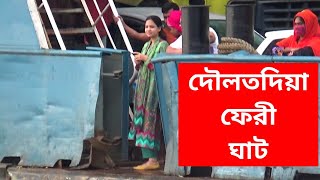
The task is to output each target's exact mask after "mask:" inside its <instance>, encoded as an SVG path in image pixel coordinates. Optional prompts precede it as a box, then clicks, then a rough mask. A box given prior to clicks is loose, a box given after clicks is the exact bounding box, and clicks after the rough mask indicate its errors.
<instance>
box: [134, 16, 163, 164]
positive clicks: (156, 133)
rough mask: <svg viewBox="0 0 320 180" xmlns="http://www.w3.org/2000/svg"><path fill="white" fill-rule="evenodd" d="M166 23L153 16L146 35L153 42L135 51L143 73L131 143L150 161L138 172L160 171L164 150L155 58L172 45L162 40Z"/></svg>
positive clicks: (138, 82) (149, 18) (137, 91)
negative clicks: (160, 153) (161, 136)
mask: <svg viewBox="0 0 320 180" xmlns="http://www.w3.org/2000/svg"><path fill="white" fill-rule="evenodd" d="M161 27H162V21H161V19H160V18H159V17H157V16H149V17H148V18H147V19H146V22H145V33H146V35H147V36H148V37H150V40H149V41H148V42H146V43H145V44H144V46H143V48H142V51H141V53H137V52H135V53H134V55H135V62H136V63H137V66H136V68H137V69H138V70H139V72H138V79H137V82H136V83H137V86H136V90H135V96H134V119H133V122H132V124H131V128H130V132H129V140H135V145H136V146H138V147H141V151H142V156H143V158H144V159H148V161H147V162H145V163H144V164H142V165H139V166H136V167H134V169H136V170H150V169H158V168H159V167H160V166H159V162H158V160H157V152H158V151H159V149H160V127H159V126H160V113H159V99H158V93H157V88H156V82H155V72H154V66H153V64H152V62H151V59H152V58H154V57H155V56H157V55H158V54H159V53H161V52H165V51H166V48H167V46H168V43H167V42H166V41H164V40H162V38H161V37H160V35H161V34H162V30H161Z"/></svg>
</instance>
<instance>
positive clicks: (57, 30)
mask: <svg viewBox="0 0 320 180" xmlns="http://www.w3.org/2000/svg"><path fill="white" fill-rule="evenodd" d="M42 3H43V5H44V8H45V10H46V12H47V15H48V18H49V21H50V24H51V26H52V28H53V31H54V34H55V35H56V37H57V40H58V43H59V46H60V48H61V50H66V46H65V45H64V42H63V40H62V37H61V34H60V32H59V29H58V26H57V24H56V21H55V20H54V17H53V14H52V12H51V9H50V6H49V4H48V1H47V0H42Z"/></svg>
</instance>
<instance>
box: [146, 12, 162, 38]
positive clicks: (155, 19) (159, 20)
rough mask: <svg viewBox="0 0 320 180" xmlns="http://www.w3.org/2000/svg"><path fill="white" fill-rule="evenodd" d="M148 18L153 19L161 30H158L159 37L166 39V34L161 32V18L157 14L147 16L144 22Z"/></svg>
mask: <svg viewBox="0 0 320 180" xmlns="http://www.w3.org/2000/svg"><path fill="white" fill-rule="evenodd" d="M148 20H151V21H153V22H154V23H155V24H156V25H157V27H158V28H161V31H160V32H159V37H160V38H161V39H163V40H166V34H165V33H164V32H163V29H162V28H163V25H162V21H161V19H160V18H159V17H158V16H148V17H147V19H146V21H145V22H147V21H148Z"/></svg>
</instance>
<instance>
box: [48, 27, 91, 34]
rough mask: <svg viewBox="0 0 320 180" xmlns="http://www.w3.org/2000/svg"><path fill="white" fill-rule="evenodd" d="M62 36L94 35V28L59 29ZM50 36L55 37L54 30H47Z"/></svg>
mask: <svg viewBox="0 0 320 180" xmlns="http://www.w3.org/2000/svg"><path fill="white" fill-rule="evenodd" d="M59 31H60V34H61V35H74V34H91V33H94V31H93V28H92V27H86V28H66V29H59ZM47 33H48V35H54V31H53V29H47Z"/></svg>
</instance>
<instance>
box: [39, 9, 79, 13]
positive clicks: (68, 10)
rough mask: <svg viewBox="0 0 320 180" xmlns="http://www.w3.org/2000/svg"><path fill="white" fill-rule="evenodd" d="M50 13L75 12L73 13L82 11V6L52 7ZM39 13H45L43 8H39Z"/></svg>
mask: <svg viewBox="0 0 320 180" xmlns="http://www.w3.org/2000/svg"><path fill="white" fill-rule="evenodd" d="M51 11H52V13H55V14H75V13H84V10H83V8H52V9H51ZM39 12H40V13H45V12H46V11H45V9H44V8H41V9H40V10H39Z"/></svg>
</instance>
